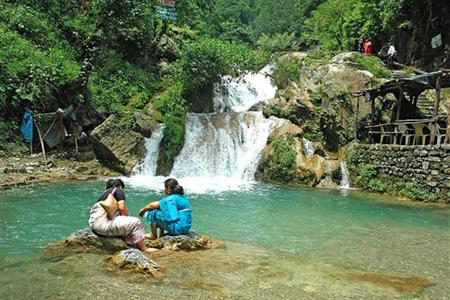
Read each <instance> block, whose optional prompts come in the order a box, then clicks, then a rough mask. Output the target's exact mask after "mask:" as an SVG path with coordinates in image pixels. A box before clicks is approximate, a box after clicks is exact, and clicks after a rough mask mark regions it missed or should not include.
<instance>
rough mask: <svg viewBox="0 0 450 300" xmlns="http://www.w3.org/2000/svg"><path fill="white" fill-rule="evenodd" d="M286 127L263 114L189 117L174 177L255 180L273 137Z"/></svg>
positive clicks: (195, 115)
mask: <svg viewBox="0 0 450 300" xmlns="http://www.w3.org/2000/svg"><path fill="white" fill-rule="evenodd" d="M282 124H284V122H283V121H281V120H280V119H277V118H269V119H266V118H265V117H264V116H263V114H262V113H261V112H245V113H221V114H193V113H191V114H188V116H187V119H186V136H185V144H184V147H183V149H182V150H181V153H180V154H179V155H178V157H177V158H176V160H175V163H174V166H173V169H172V173H171V176H175V177H204V178H212V177H230V178H234V179H246V180H252V179H253V176H254V174H255V171H256V167H257V164H258V161H259V158H260V155H261V152H262V150H263V149H264V147H265V145H266V142H267V138H268V136H269V134H270V133H271V132H272V131H273V130H274V129H275V128H277V127H279V126H281V125H282Z"/></svg>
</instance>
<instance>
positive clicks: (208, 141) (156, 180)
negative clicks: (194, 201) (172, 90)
mask: <svg viewBox="0 0 450 300" xmlns="http://www.w3.org/2000/svg"><path fill="white" fill-rule="evenodd" d="M271 71H272V67H271V66H270V65H269V66H266V67H264V68H263V69H262V70H261V71H260V72H258V73H256V74H255V73H248V74H246V75H245V76H243V77H242V78H240V79H231V78H223V80H222V82H223V83H222V84H220V85H217V86H216V87H215V93H214V97H213V102H214V109H215V112H214V113H188V114H187V116H186V121H185V122H186V123H185V126H186V130H185V139H184V146H183V149H182V150H181V152H180V153H179V155H178V156H177V157H176V158H175V161H174V165H173V168H172V171H171V174H170V176H171V177H175V178H177V179H179V182H180V184H181V185H183V186H185V188H186V190H187V191H188V192H189V193H204V192H208V193H209V192H212V191H219V192H220V191H227V190H242V189H245V188H249V187H251V183H252V182H254V174H255V172H256V168H257V165H258V162H259V160H260V157H261V154H262V151H263V149H264V147H265V146H266V143H267V138H268V137H269V135H270V134H271V133H272V131H273V130H274V129H276V128H278V127H279V126H282V125H284V124H287V122H288V121H286V120H282V119H278V118H275V117H271V118H269V119H266V118H265V117H264V116H263V114H262V112H254V111H252V112H248V111H247V110H248V109H249V108H250V107H251V106H253V105H254V104H256V103H259V102H262V101H264V100H268V99H271V98H273V97H275V94H276V87H275V86H274V85H273V84H272V82H271V78H270V76H268V75H267V74H270V73H271ZM224 82H226V83H224ZM161 139H162V130H161V134H160V135H157V134H155V135H152V137H151V138H150V139H149V140H147V141H146V148H147V156H146V158H145V160H144V162H143V164H142V165H141V166H138V167H136V172H135V176H133V177H131V178H130V179H128V182H129V183H131V184H132V185H138V186H145V187H146V188H150V189H156V190H161V187H162V183H163V181H164V178H163V177H157V176H154V175H155V170H156V159H157V157H158V148H159V144H160V142H161Z"/></svg>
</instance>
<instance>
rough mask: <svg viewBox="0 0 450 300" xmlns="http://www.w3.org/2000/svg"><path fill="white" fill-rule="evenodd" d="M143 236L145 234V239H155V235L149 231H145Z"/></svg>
mask: <svg viewBox="0 0 450 300" xmlns="http://www.w3.org/2000/svg"><path fill="white" fill-rule="evenodd" d="M144 236H145V238H146V239H149V240H156V236H154V235H153V234H151V233H146V234H145V235H144Z"/></svg>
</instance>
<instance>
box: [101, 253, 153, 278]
mask: <svg viewBox="0 0 450 300" xmlns="http://www.w3.org/2000/svg"><path fill="white" fill-rule="evenodd" d="M109 260H110V261H111V262H112V263H113V264H114V265H115V266H117V267H118V268H120V269H121V270H128V271H131V272H133V273H144V274H149V275H152V276H153V277H157V276H158V275H159V272H160V267H159V265H158V264H157V263H156V262H154V261H153V260H151V259H150V258H148V257H147V256H145V255H144V254H143V253H142V252H141V251H139V250H138V249H127V250H122V251H120V252H119V253H117V254H115V255H114V256H112V257H111V258H110V259H109Z"/></svg>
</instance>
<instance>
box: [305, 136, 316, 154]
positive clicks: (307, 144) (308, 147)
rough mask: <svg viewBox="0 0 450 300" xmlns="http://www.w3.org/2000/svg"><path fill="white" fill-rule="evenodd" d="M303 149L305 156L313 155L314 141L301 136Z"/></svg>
mask: <svg viewBox="0 0 450 300" xmlns="http://www.w3.org/2000/svg"><path fill="white" fill-rule="evenodd" d="M303 149H304V152H305V155H306V156H308V157H311V156H313V155H314V143H313V142H311V141H310V140H308V139H305V138H303Z"/></svg>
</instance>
